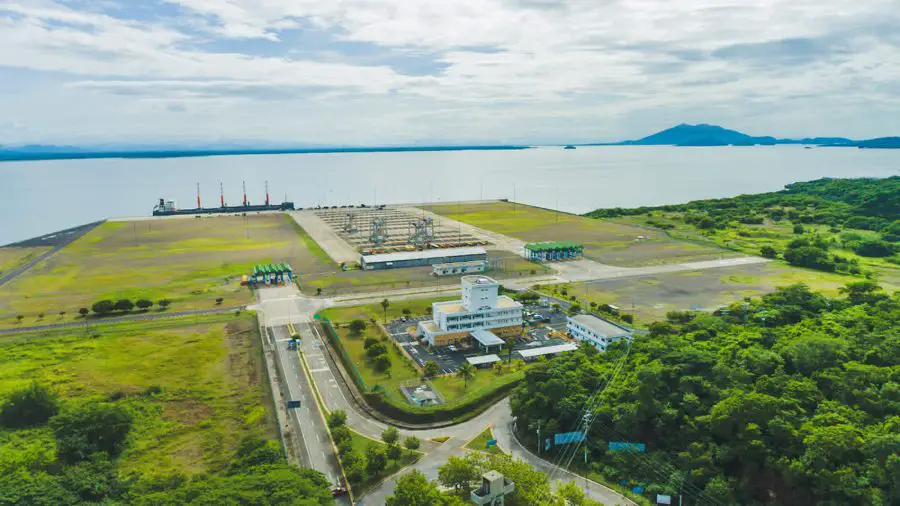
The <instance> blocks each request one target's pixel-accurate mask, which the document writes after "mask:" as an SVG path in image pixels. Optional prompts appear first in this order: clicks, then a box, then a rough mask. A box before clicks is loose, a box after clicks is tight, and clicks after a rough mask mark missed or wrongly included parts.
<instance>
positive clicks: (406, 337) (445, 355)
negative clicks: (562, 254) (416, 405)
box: [385, 305, 566, 374]
mask: <svg viewBox="0 0 900 506" xmlns="http://www.w3.org/2000/svg"><path fill="white" fill-rule="evenodd" d="M525 309H526V311H528V312H530V313H535V314H540V315H541V316H542V319H541V321H540V323H538V324H537V325H535V326H532V325H529V326H528V327H527V338H524V339H523V338H519V339H516V346H515V348H514V350H520V349H522V350H524V349H533V348H535V347H537V346H553V345H556V344H561V343H562V342H563V341H562V340H560V339H552V338H550V332H551V331H553V330H559V329H565V326H566V315H565V313H562V312H556V311H554V310H553V309H552V308H550V307H541V306H538V305H529V306H526V308H525ZM430 319H431V316H419V317H416V318H399V319H396V320H393V321H390V322H388V323H387V325H385V328H386V329H387V331H388V332H389V333H390V334H391V337H392V338H393V339H394V340H395V341H396V342H397V344H399V345H400V346H402V347H403V348H404V349H405V350H406V351H407V352H408V353H409V355H410V357H412V359H413V360H414V361H415V362H416V364H417V365H418V366H419V367H424V366H425V363H426V362H435V363H436V364H437V365H438V367H439V368H440V374H453V373H455V372H456V370H457V369H458V368H459V366H460V365H461V364H463V363H465V362H466V357H473V356H478V355H484V352H483V351H482V350H481V349H480V348H478V347H472V348H460V347H458V348H457V349H456V351H451V350H450V349H448V348H439V349H435V350H429V349H428V346H427V345H423V344H421V343H419V342H418V341H417V340H416V338H415V337H413V336H412V335H410V332H409V328H410V327H415V326H416V325H418V323H419V322H420V321H426V320H430ZM497 354H498V355H501V357H502V358H506V356H505V354H504V353H503V352H502V351H501V352H498V353H497Z"/></svg>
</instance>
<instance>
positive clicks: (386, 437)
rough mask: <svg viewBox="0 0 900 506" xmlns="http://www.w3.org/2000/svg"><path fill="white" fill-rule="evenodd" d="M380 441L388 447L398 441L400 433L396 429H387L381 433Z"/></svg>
mask: <svg viewBox="0 0 900 506" xmlns="http://www.w3.org/2000/svg"><path fill="white" fill-rule="evenodd" d="M381 440H382V441H384V442H385V443H386V444H389V445H392V444H395V443H397V441H399V440H400V431H398V430H397V428H396V427H388V428H386V429H384V430H383V431H381Z"/></svg>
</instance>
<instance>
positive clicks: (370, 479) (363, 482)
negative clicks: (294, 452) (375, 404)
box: [328, 411, 422, 497]
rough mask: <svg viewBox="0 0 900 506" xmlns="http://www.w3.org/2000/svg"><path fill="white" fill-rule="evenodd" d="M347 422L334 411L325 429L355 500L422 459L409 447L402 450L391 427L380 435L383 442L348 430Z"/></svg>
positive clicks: (345, 418) (395, 432)
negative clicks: (334, 447) (327, 429)
mask: <svg viewBox="0 0 900 506" xmlns="http://www.w3.org/2000/svg"><path fill="white" fill-rule="evenodd" d="M346 421H347V415H346V413H344V412H343V411H334V412H333V413H331V415H330V416H329V418H328V427H329V429H330V430H331V438H332V440H334V444H335V446H337V449H338V457H339V458H340V460H341V467H343V468H344V474H346V475H347V479H348V480H349V481H350V486H351V488H352V489H353V493H354V494H355V495H356V496H357V497H360V496H362V495H363V494H365V493H366V491H367V490H369V489H370V488H371V487H372V486H374V485H376V484H378V483H379V482H381V481H382V480H383V479H385V478H387V477H388V476H391V475H392V474H394V473H396V472H397V471H399V470H400V469H402V468H404V467H406V466H408V465H410V464H412V463H413V462H415V461H416V460H418V459H419V457H421V456H422V454H421V453H419V452H417V451H414V449H412V448H409V447H407V448H405V449H404V448H403V447H401V446H400V440H399V438H400V436H399V432H398V431H397V429H395V428H393V427H389V428H388V429H386V430H385V431H384V433H382V439H383V440H384V442H383V443H382V442H380V441H376V440H374V439H369V438H367V437H365V436H363V435H362V434H359V433H358V432H355V431H353V430H350V428H349V427H347V425H346ZM417 441H418V440H417ZM416 448H418V446H417V445H416Z"/></svg>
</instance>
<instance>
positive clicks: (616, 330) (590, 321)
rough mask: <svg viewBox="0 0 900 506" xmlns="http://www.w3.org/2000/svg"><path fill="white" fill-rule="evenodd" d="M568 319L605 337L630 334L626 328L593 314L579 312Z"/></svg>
mask: <svg viewBox="0 0 900 506" xmlns="http://www.w3.org/2000/svg"><path fill="white" fill-rule="evenodd" d="M569 319H570V320H574V321H576V322H578V323H580V324H582V325H584V326H585V327H587V328H589V329H591V330H593V331H594V332H596V333H598V334H600V335H603V336H606V337H623V336H628V335H631V332H628V330H626V329H624V328H622V327H620V326H618V325H616V324H615V323H612V322H608V321H606V320H604V319H603V318H598V317H596V316H594V315H590V314H580V315H575V316H570V317H569Z"/></svg>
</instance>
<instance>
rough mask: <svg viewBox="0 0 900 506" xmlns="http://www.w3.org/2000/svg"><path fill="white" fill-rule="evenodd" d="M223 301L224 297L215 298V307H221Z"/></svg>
mask: <svg viewBox="0 0 900 506" xmlns="http://www.w3.org/2000/svg"><path fill="white" fill-rule="evenodd" d="M224 300H225V298H224V297H216V305H217V306H221V305H222V302H223V301H224Z"/></svg>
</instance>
